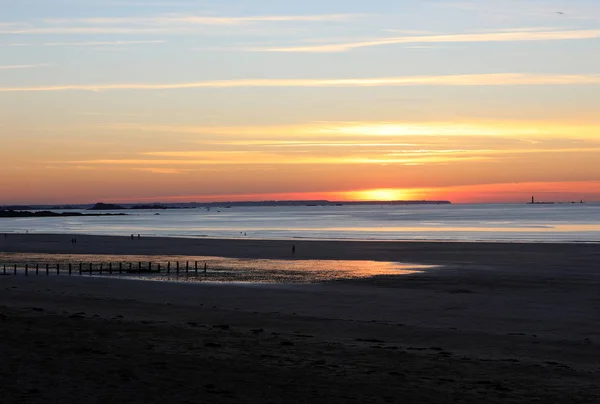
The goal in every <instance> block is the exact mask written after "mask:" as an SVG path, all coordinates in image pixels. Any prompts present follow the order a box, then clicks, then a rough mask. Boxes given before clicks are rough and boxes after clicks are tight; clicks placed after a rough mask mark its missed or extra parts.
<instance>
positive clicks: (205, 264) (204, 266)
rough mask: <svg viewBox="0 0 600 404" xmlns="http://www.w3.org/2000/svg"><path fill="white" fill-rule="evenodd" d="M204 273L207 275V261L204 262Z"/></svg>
mask: <svg viewBox="0 0 600 404" xmlns="http://www.w3.org/2000/svg"><path fill="white" fill-rule="evenodd" d="M204 274H205V275H206V262H205V263H204Z"/></svg>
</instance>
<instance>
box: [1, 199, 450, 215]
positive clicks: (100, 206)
mask: <svg viewBox="0 0 600 404" xmlns="http://www.w3.org/2000/svg"><path fill="white" fill-rule="evenodd" d="M450 204H452V202H450V201H427V200H420V201H328V200H292V201H290V200H283V201H277V200H272V201H218V202H181V203H151V204H130V203H121V204H115V203H104V202H97V203H95V204H80V205H78V204H68V205H7V206H0V212H8V211H13V212H23V211H36V212H35V213H36V216H40V215H41V214H42V212H40V211H45V212H48V211H54V210H90V211H116V210H165V209H196V208H213V207H214V208H218V207H220V208H231V207H234V206H236V207H243V206H246V207H257V206H344V205H350V206H357V205H450ZM50 213H52V214H53V215H59V216H68V215H69V214H68V213H67V212H62V213H54V212H50ZM5 214H6V213H5ZM122 214H124V213H122ZM73 215H77V216H81V215H83V214H82V213H77V214H73ZM4 217H6V216H4Z"/></svg>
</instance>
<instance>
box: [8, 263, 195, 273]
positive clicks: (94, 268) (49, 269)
mask: <svg viewBox="0 0 600 404" xmlns="http://www.w3.org/2000/svg"><path fill="white" fill-rule="evenodd" d="M17 267H18V265H17V264H14V265H12V268H11V265H9V266H8V267H7V265H6V264H4V266H3V268H2V273H3V275H10V273H11V272H12V273H13V274H14V275H16V274H17ZM153 268H154V267H153V263H152V262H148V266H147V267H143V265H142V262H138V263H137V265H136V266H135V267H134V265H133V263H131V262H129V266H128V267H127V266H125V265H123V263H122V262H119V265H118V267H117V266H115V267H114V268H113V263H112V262H109V263H108V265H107V266H106V267H105V266H104V264H103V263H100V264H94V263H89V264H83V263H82V262H80V263H79V266H78V267H77V266H74V265H73V264H70V263H69V264H67V265H66V267H65V266H63V273H64V272H68V274H69V275H72V274H73V272H78V273H79V275H83V274H90V275H92V274H93V273H98V274H100V275H102V274H109V275H112V274H123V273H159V274H160V273H161V271H162V273H167V274H170V273H171V272H174V273H175V274H177V275H179V274H180V273H181V272H182V271H184V270H185V274H186V275H189V273H190V272H193V273H194V274H197V273H198V271H199V270H201V271H202V272H203V273H206V269H207V265H206V263H204V267H203V268H202V269H200V268H198V261H194V265H193V267H192V266H191V265H190V262H189V261H186V262H185V269H184V267H183V265H180V263H179V261H177V262H175V265H174V268H173V269H172V268H171V262H170V261H169V262H167V266H166V268H164V270H163V269H162V268H161V265H160V263H158V264H156V270H154V269H153ZM44 271H45V273H46V275H50V273H56V275H60V273H61V272H60V271H61V266H60V264H56V265H54V264H52V265H50V264H46V265H45V268H44V265H42V266H40V264H35V266H33V265H32V266H29V264H25V276H29V274H30V273H31V274H33V273H35V275H39V274H40V272H42V273H44Z"/></svg>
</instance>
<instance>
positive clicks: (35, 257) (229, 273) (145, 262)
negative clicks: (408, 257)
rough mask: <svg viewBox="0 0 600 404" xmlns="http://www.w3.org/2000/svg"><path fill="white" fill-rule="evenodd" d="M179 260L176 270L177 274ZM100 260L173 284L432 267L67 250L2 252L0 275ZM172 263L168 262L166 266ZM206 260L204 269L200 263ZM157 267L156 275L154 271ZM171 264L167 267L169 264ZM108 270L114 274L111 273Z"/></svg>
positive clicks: (328, 277)
mask: <svg viewBox="0 0 600 404" xmlns="http://www.w3.org/2000/svg"><path fill="white" fill-rule="evenodd" d="M177 262H178V263H179V272H178V273H177ZM101 263H102V268H103V273H102V275H101V276H118V277H126V278H128V279H142V280H153V281H172V282H207V281H208V282H222V283H233V282H235V283H240V282H245V283H316V282H327V281H335V280H343V279H356V278H370V277H374V276H380V275H388V276H389V275H409V274H415V273H421V272H423V271H424V270H426V269H428V268H431V267H432V266H428V265H419V264H407V263H399V262H380V261H346V260H270V259H241V258H223V257H207V256H135V255H127V256H120V255H68V254H11V253H2V254H0V274H1V273H2V270H3V266H4V265H6V266H7V268H8V269H7V272H8V273H12V271H13V268H14V265H15V264H16V265H17V267H18V274H23V273H24V268H25V264H28V268H29V273H30V274H33V273H35V267H36V265H38V266H39V268H40V274H45V271H46V269H45V268H46V264H49V265H50V267H51V271H50V274H51V275H54V276H55V274H56V265H57V264H58V265H60V266H62V272H61V275H66V276H68V275H67V267H68V265H69V264H71V266H72V272H73V275H79V267H80V264H81V267H82V268H83V276H89V273H88V274H86V271H88V270H89V267H90V265H92V266H93V268H94V275H93V276H100V274H99V273H98V269H99V268H100V264H101ZM169 263H170V265H169ZM205 264H206V272H204V265H205ZM130 265H131V268H132V269H133V270H134V271H135V270H136V269H138V268H140V266H141V268H142V269H143V270H147V269H148V268H151V269H152V271H153V272H152V273H124V274H121V275H120V274H119V273H118V272H119V268H121V269H122V270H123V271H124V272H127V270H128V269H129V268H130ZM159 267H160V273H159V272H158V270H159ZM168 267H169V268H170V270H169V271H167V268H168ZM109 271H111V272H112V274H111V273H109Z"/></svg>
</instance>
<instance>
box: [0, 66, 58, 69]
mask: <svg viewBox="0 0 600 404" xmlns="http://www.w3.org/2000/svg"><path fill="white" fill-rule="evenodd" d="M37 67H48V65H5V66H1V65H0V70H16V69H34V68H37Z"/></svg>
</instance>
